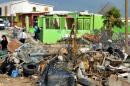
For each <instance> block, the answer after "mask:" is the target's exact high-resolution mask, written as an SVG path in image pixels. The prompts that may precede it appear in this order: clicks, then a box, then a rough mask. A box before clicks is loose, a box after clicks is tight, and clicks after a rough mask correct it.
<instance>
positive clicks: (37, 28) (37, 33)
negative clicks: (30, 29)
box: [34, 26, 40, 40]
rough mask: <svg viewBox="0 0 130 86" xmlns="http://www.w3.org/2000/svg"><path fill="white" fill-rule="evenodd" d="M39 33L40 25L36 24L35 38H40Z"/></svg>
mask: <svg viewBox="0 0 130 86" xmlns="http://www.w3.org/2000/svg"><path fill="white" fill-rule="evenodd" d="M39 33H40V29H39V27H38V26H35V27H34V34H35V35H34V39H35V40H38V38H39Z"/></svg>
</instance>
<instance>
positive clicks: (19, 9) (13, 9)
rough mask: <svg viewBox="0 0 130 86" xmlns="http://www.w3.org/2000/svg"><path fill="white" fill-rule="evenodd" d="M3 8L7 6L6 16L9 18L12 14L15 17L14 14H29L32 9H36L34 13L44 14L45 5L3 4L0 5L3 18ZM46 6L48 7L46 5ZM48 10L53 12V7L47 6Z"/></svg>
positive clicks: (26, 2) (25, 3) (26, 3)
mask: <svg viewBox="0 0 130 86" xmlns="http://www.w3.org/2000/svg"><path fill="white" fill-rule="evenodd" d="M5 6H7V7H8V8H7V9H8V13H7V16H11V14H13V15H14V16H15V15H16V13H29V12H32V11H33V7H36V11H38V12H45V11H44V8H45V7H46V5H45V6H44V5H39V4H38V5H37V4H33V3H29V2H28V1H25V2H21V3H17V4H15V3H3V4H0V7H1V8H2V16H5ZM47 6H48V5H47ZM48 10H49V11H53V7H52V6H48Z"/></svg>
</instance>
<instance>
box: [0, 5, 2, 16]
mask: <svg viewBox="0 0 130 86" xmlns="http://www.w3.org/2000/svg"><path fill="white" fill-rule="evenodd" d="M0 16H2V8H1V7H0Z"/></svg>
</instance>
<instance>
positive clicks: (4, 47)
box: [0, 35, 8, 54]
mask: <svg viewBox="0 0 130 86" xmlns="http://www.w3.org/2000/svg"><path fill="white" fill-rule="evenodd" d="M0 44H1V46H0V48H1V50H2V54H7V51H8V49H7V45H8V40H7V38H6V36H5V35H2V40H1V42H0Z"/></svg>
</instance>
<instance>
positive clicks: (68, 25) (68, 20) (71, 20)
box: [65, 18, 74, 29]
mask: <svg viewBox="0 0 130 86" xmlns="http://www.w3.org/2000/svg"><path fill="white" fill-rule="evenodd" d="M73 24H74V18H66V22H65V28H67V29H71V28H72V25H73Z"/></svg>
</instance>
